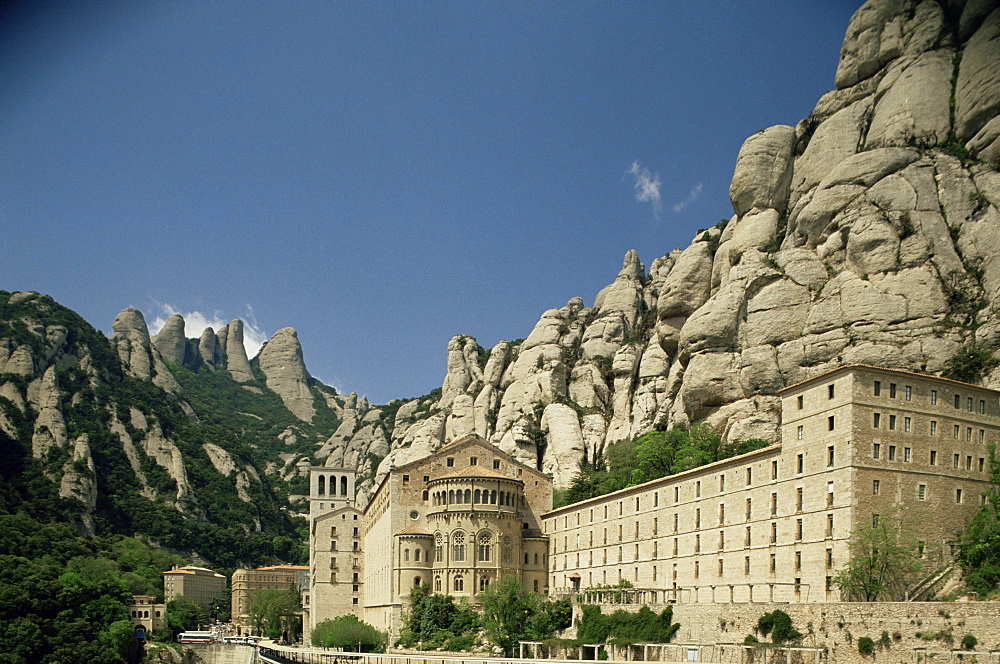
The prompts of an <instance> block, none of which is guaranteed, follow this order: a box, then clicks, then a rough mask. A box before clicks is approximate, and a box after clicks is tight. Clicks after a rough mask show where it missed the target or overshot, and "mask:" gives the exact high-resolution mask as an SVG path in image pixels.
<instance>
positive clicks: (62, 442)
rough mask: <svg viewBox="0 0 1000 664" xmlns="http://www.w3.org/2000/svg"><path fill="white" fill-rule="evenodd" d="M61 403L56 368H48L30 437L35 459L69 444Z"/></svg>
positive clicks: (40, 391)
mask: <svg viewBox="0 0 1000 664" xmlns="http://www.w3.org/2000/svg"><path fill="white" fill-rule="evenodd" d="M61 402H62V399H61V397H60V393H59V382H58V380H57V379H56V368H55V367H52V366H50V367H49V368H48V369H46V370H45V374H44V375H43V376H42V380H41V386H40V389H39V392H38V396H37V401H36V402H35V403H36V409H37V410H38V417H37V418H35V426H34V432H33V433H32V436H31V455H32V456H33V457H35V458H36V459H42V458H44V457H45V456H46V454H47V453H48V452H49V450H51V449H53V448H61V447H65V446H66V445H67V444H68V443H69V438H68V435H67V431H66V420H65V419H64V417H63V412H62V403H61Z"/></svg>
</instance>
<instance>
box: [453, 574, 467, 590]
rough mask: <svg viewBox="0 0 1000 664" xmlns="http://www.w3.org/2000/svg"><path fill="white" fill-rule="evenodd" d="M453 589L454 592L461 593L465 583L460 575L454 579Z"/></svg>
mask: <svg viewBox="0 0 1000 664" xmlns="http://www.w3.org/2000/svg"><path fill="white" fill-rule="evenodd" d="M454 588H455V592H462V590H463V589H464V588H465V581H464V579H462V575H461V574H459V575H458V576H456V577H455V583H454Z"/></svg>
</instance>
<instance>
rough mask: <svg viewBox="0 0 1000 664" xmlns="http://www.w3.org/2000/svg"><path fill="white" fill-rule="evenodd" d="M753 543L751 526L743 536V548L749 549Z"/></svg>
mask: <svg viewBox="0 0 1000 664" xmlns="http://www.w3.org/2000/svg"><path fill="white" fill-rule="evenodd" d="M751 541H752V539H751V537H750V526H747V529H746V533H745V534H744V536H743V546H745V547H747V548H749V547H750V542H751Z"/></svg>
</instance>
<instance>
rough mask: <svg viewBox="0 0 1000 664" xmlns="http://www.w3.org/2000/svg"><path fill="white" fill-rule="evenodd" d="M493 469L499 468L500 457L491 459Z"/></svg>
mask: <svg viewBox="0 0 1000 664" xmlns="http://www.w3.org/2000/svg"><path fill="white" fill-rule="evenodd" d="M493 470H500V459H493Z"/></svg>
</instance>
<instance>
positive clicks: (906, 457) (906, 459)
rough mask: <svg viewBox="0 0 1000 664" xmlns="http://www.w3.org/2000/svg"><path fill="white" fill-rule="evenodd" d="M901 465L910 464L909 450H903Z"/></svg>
mask: <svg viewBox="0 0 1000 664" xmlns="http://www.w3.org/2000/svg"><path fill="white" fill-rule="evenodd" d="M903 463H910V448H909V447H904V448H903Z"/></svg>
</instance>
